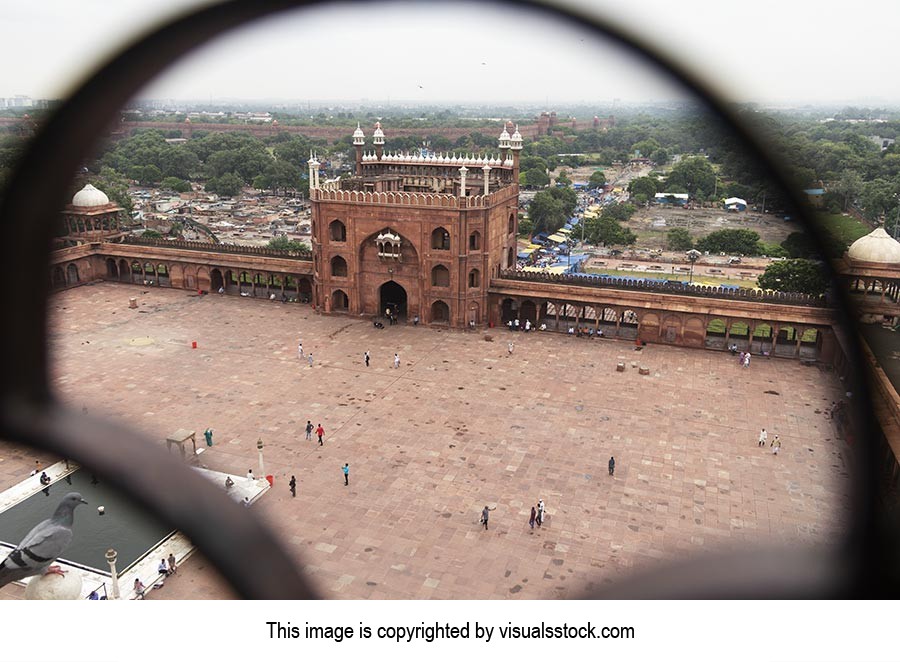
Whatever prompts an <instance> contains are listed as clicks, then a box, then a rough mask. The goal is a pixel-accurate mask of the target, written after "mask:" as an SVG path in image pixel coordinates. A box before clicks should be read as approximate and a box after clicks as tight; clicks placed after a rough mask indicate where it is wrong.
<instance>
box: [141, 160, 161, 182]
mask: <svg viewBox="0 0 900 662" xmlns="http://www.w3.org/2000/svg"><path fill="white" fill-rule="evenodd" d="M140 170H141V173H140V176H139V177H135V179H137V180H138V181H139V182H140V183H141V184H143V185H144V186H150V185H152V184H155V183H156V182H158V181H159V180H160V179H162V172H161V171H160V169H159V168H157V167H156V166H155V165H153V164H152V163H151V164H149V165H145V166H143V167H142V168H141V169H140Z"/></svg>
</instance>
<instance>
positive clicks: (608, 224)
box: [584, 215, 637, 246]
mask: <svg viewBox="0 0 900 662" xmlns="http://www.w3.org/2000/svg"><path fill="white" fill-rule="evenodd" d="M584 238H585V240H586V241H588V242H590V243H592V244H598V245H600V244H602V245H603V246H631V245H632V244H634V243H635V242H636V241H637V235H635V234H634V232H632V231H631V230H629V229H628V228H623V227H622V226H621V224H620V223H619V222H618V221H617V220H615V219H614V218H612V217H610V216H603V215H601V216H600V217H596V218H590V219H588V220H587V222H586V223H585V226H584Z"/></svg>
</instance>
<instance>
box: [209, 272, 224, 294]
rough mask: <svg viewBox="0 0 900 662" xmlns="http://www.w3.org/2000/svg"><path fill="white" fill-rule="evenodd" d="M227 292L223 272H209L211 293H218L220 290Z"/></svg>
mask: <svg viewBox="0 0 900 662" xmlns="http://www.w3.org/2000/svg"><path fill="white" fill-rule="evenodd" d="M220 289H221V290H222V291H223V292H224V291H225V279H224V278H223V277H222V272H221V271H219V270H218V269H213V270H212V271H210V272H209V290H210V292H218V291H219V290H220Z"/></svg>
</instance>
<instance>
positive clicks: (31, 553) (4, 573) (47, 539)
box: [0, 492, 87, 586]
mask: <svg viewBox="0 0 900 662" xmlns="http://www.w3.org/2000/svg"><path fill="white" fill-rule="evenodd" d="M81 503H87V501H85V500H84V499H83V498H82V497H81V495H80V494H79V493H78V492H69V493H68V494H67V495H66V496H64V497H63V500H62V501H60V502H59V505H58V506H57V507H56V511H55V512H54V513H53V517H51V518H50V519H45V520H44V521H43V522H41V523H40V524H38V525H37V526H35V527H34V528H33V529H32V530H31V531H29V532H28V535H27V536H25V538H24V539H23V540H22V542H20V543H19V545H18V547H16V548H15V549H14V550H13V551H11V552H10V553H9V556H7V557H6V559H5V560H4V561H3V563H0V586H6V585H7V584H9V583H10V582H15V581H18V580H20V579H24V578H25V577H31V576H32V575H39V574H41V573H42V572H44V571H45V570H46V569H47V568H49V567H50V564H51V563H53V562H54V561H55V560H56V558H57V557H58V556H59V555H60V554H62V553H63V550H64V549H65V548H66V547H68V545H69V543H70V542H71V541H72V522H73V521H74V519H75V517H74V515H75V508H76V507H77V506H78V504H81Z"/></svg>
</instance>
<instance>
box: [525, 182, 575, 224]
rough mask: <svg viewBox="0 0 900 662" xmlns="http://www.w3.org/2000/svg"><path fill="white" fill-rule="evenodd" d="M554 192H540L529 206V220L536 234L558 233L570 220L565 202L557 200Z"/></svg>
mask: <svg viewBox="0 0 900 662" xmlns="http://www.w3.org/2000/svg"><path fill="white" fill-rule="evenodd" d="M552 191H553V189H550V190H549V191H539V192H538V193H537V194H535V196H534V198H532V200H531V202H530V203H529V204H528V218H529V219H530V220H531V222H532V224H533V226H534V232H535V233H540V232H556V231H557V230H559V229H560V228H561V227H562V226H563V225H565V223H566V221H567V220H569V215H568V214H566V212H565V209H564V205H563V202H562V201H561V200H558V199H557V198H555V197H554V196H553V194H552Z"/></svg>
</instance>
